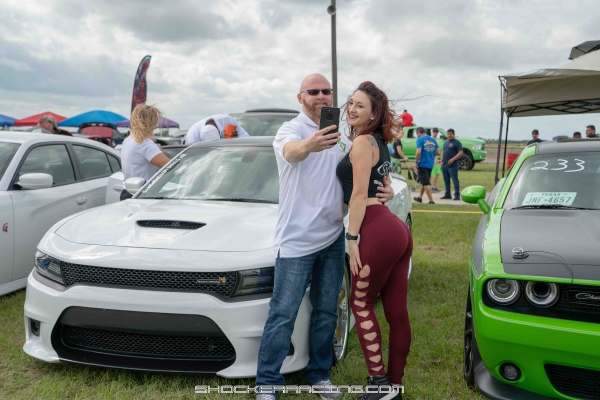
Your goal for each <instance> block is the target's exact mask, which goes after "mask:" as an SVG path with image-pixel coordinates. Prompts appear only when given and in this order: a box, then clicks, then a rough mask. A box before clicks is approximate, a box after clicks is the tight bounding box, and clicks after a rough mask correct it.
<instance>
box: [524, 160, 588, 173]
mask: <svg viewBox="0 0 600 400" xmlns="http://www.w3.org/2000/svg"><path fill="white" fill-rule="evenodd" d="M532 165H533V166H532V167H531V171H538V170H544V171H562V172H579V171H583V170H584V169H585V161H583V160H580V159H578V158H574V159H573V160H572V161H569V160H564V159H562V158H559V159H556V160H550V161H536V162H534V163H533V164H532Z"/></svg>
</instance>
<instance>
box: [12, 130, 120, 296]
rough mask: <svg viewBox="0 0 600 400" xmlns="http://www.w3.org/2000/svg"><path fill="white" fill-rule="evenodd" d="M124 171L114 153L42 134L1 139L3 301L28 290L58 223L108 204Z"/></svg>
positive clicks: (97, 145) (94, 144) (91, 144)
mask: <svg viewBox="0 0 600 400" xmlns="http://www.w3.org/2000/svg"><path fill="white" fill-rule="evenodd" d="M120 169H121V166H120V158H119V155H118V153H116V152H115V151H114V150H113V149H111V148H110V147H108V146H106V145H103V144H101V143H97V142H94V141H91V140H87V139H76V138H71V137H68V136H62V135H51V134H43V133H29V132H11V133H8V132H6V133H4V132H3V133H0V227H1V229H0V295H3V294H6V293H9V292H12V291H15V290H17V289H21V288H24V287H25V286H26V284H27V276H28V275H29V274H30V273H31V270H32V269H33V260H34V257H35V252H36V248H37V244H38V243H39V241H40V239H41V238H42V237H43V236H44V234H45V233H46V232H47V231H48V229H49V228H50V227H51V226H52V225H54V224H55V223H56V222H57V221H60V220H61V219H63V218H65V217H66V216H69V215H71V214H74V213H77V212H79V211H85V210H88V209H90V208H92V207H97V206H101V205H103V204H104V203H105V193H106V185H107V182H108V177H109V176H110V175H111V174H112V173H113V172H116V171H118V170H120Z"/></svg>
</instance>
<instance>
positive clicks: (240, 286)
mask: <svg viewBox="0 0 600 400" xmlns="http://www.w3.org/2000/svg"><path fill="white" fill-rule="evenodd" d="M274 283H275V268H274V267H268V268H260V269H250V270H246V271H240V272H238V282H237V285H236V287H235V290H234V292H233V295H232V296H245V295H249V294H259V293H271V292H273V284H274Z"/></svg>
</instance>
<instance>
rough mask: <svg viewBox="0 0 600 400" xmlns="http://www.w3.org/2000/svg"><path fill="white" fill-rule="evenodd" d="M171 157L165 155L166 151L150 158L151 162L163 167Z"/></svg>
mask: <svg viewBox="0 0 600 400" xmlns="http://www.w3.org/2000/svg"><path fill="white" fill-rule="evenodd" d="M169 161H170V160H169V157H167V156H166V155H165V153H163V152H160V153H158V154H157V155H155V156H154V157H152V160H150V164H152V165H156V166H157V167H158V168H162V167H164V166H165V165H167V163H168V162H169Z"/></svg>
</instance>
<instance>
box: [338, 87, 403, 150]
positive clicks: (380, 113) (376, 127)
mask: <svg viewBox="0 0 600 400" xmlns="http://www.w3.org/2000/svg"><path fill="white" fill-rule="evenodd" d="M358 90H360V91H361V92H363V93H365V94H366V95H367V96H368V97H369V100H371V109H372V111H373V119H372V120H369V122H368V123H367V125H365V127H364V128H363V129H362V131H361V132H360V133H358V132H356V128H354V127H353V126H351V127H350V137H355V136H358V135H373V134H375V135H379V136H381V137H382V138H383V140H384V142H385V143H389V142H391V141H392V140H393V139H394V131H397V130H398V129H399V128H400V125H399V121H398V118H397V116H396V111H395V110H394V108H393V104H391V102H390V100H389V99H388V97H387V95H386V94H385V92H384V91H383V90H381V89H379V88H378V87H377V86H375V84H374V83H373V82H369V81H366V82H363V83H361V84H360V85H358V88H357V89H356V91H358ZM356 91H355V92H356ZM348 101H350V97H348ZM346 104H348V103H346ZM347 110H348V109H347V107H345V111H344V113H347V112H348V111H347Z"/></svg>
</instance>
